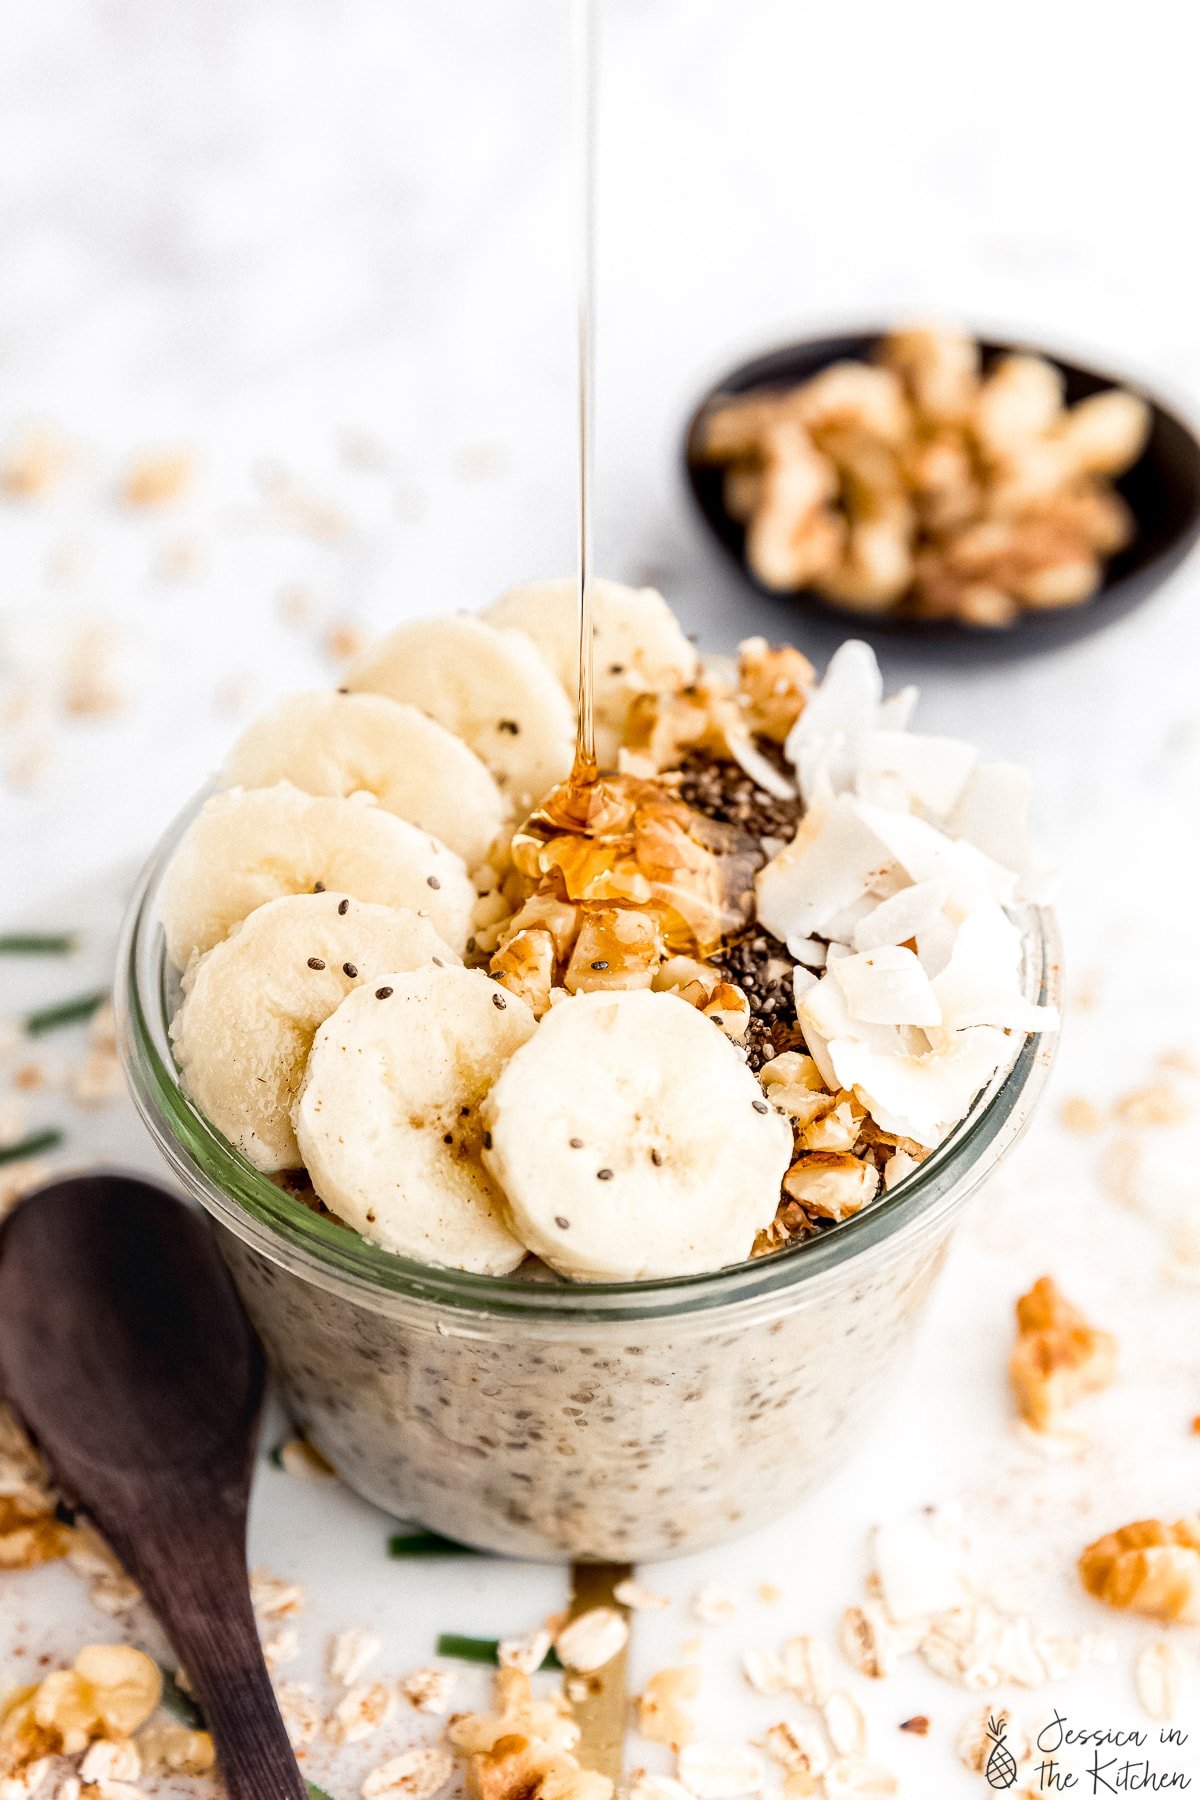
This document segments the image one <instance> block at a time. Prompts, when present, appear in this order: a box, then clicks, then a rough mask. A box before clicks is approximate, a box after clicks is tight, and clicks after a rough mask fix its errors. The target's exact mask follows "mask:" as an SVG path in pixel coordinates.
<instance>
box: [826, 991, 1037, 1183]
mask: <svg viewBox="0 0 1200 1800" xmlns="http://www.w3.org/2000/svg"><path fill="white" fill-rule="evenodd" d="M828 979H829V978H828V977H827V980H828ZM825 985H826V983H825V982H821V983H820V987H821V988H823V987H824V986H825ZM819 991H820V988H818V989H817V990H815V992H818V993H819ZM814 997H815V994H814V995H808V996H806V1001H805V1005H806V1007H807V1005H808V1004H809V1002H811V1000H812V999H813V998H814ZM861 1029H862V1030H864V1031H867V1030H875V1031H882V1030H886V1029H888V1027H885V1026H874V1027H870V1026H867V1027H862V1028H861ZM812 1048H813V1047H812V1043H811V1042H810V1043H809V1049H810V1050H812ZM1014 1048H1015V1046H1014V1044H1013V1040H1012V1039H1011V1038H1009V1037H1008V1036H1007V1035H1006V1034H1005V1033H1004V1032H1003V1031H999V1030H996V1029H994V1028H993V1027H991V1026H986V1025H977V1026H974V1027H972V1028H971V1029H969V1030H967V1031H956V1032H954V1033H953V1034H952V1035H951V1036H950V1037H949V1038H948V1039H947V1041H946V1042H945V1043H944V1044H942V1045H941V1046H940V1047H939V1048H938V1049H936V1050H933V1051H930V1052H928V1053H927V1054H925V1055H915V1054H913V1053H911V1052H909V1053H906V1054H902V1055H896V1054H894V1053H893V1054H888V1053H887V1052H886V1051H884V1052H880V1051H879V1050H878V1049H876V1048H874V1047H872V1046H871V1045H870V1044H868V1043H867V1042H866V1041H865V1040H864V1038H863V1037H861V1036H860V1037H849V1036H843V1037H833V1038H830V1039H827V1040H826V1049H825V1054H826V1057H827V1060H828V1062H829V1064H830V1067H831V1068H832V1070H833V1074H834V1076H835V1078H836V1081H837V1085H838V1086H839V1087H844V1088H852V1089H853V1090H854V1092H855V1093H856V1094H857V1095H858V1097H859V1099H860V1100H861V1101H862V1103H863V1105H864V1106H865V1107H866V1108H867V1110H868V1111H869V1112H870V1114H871V1116H872V1117H873V1118H874V1119H875V1121H876V1123H877V1124H879V1125H882V1127H883V1129H884V1130H885V1131H892V1132H894V1133H895V1134H896V1136H897V1137H908V1138H913V1139H915V1141H916V1142H917V1143H918V1144H922V1145H924V1146H925V1148H926V1149H933V1148H934V1147H935V1146H936V1145H938V1144H940V1143H941V1141H942V1139H943V1138H944V1137H945V1135H946V1132H947V1131H948V1130H949V1129H950V1128H951V1127H952V1126H953V1125H955V1124H957V1122H958V1120H959V1119H961V1118H962V1117H963V1116H964V1115H965V1114H966V1113H967V1112H969V1110H970V1108H971V1103H972V1101H973V1100H974V1099H975V1096H976V1095H977V1094H978V1093H979V1092H980V1091H981V1090H982V1089H983V1088H985V1087H986V1086H987V1084H988V1082H989V1081H990V1080H991V1079H992V1076H993V1075H994V1074H995V1073H996V1070H997V1069H998V1068H1000V1066H1001V1064H1002V1063H1003V1062H1005V1061H1006V1060H1007V1059H1008V1057H1009V1056H1010V1055H1011V1053H1012V1051H1013V1049H1014ZM813 1055H814V1057H815V1056H816V1052H815V1050H814V1051H813ZM817 1060H818V1066H820V1059H819V1058H818V1059H817Z"/></svg>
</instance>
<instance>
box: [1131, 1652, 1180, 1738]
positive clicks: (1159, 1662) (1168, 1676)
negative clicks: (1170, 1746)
mask: <svg viewBox="0 0 1200 1800" xmlns="http://www.w3.org/2000/svg"><path fill="white" fill-rule="evenodd" d="M1186 1673H1187V1671H1186V1665H1185V1664H1184V1661H1183V1658H1182V1657H1181V1656H1180V1654H1179V1651H1178V1650H1177V1649H1176V1647H1175V1645H1174V1644H1164V1643H1157V1644H1147V1645H1146V1647H1145V1649H1144V1650H1141V1651H1140V1652H1139V1653H1138V1657H1137V1660H1136V1662H1135V1663H1134V1666H1133V1685H1134V1687H1135V1688H1136V1690H1137V1697H1138V1699H1139V1700H1140V1701H1141V1703H1142V1706H1143V1708H1144V1710H1145V1711H1146V1712H1147V1713H1148V1714H1149V1716H1150V1718H1152V1719H1160V1720H1166V1719H1173V1718H1174V1717H1175V1716H1176V1714H1177V1713H1178V1711H1179V1702H1180V1699H1181V1697H1182V1694H1183V1687H1184V1682H1185V1679H1186Z"/></svg>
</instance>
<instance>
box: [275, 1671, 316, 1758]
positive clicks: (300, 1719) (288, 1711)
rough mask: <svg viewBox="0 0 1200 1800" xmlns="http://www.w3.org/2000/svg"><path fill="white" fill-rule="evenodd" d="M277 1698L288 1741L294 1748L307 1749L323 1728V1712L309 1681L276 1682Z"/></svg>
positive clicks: (298, 1749) (297, 1749)
mask: <svg viewBox="0 0 1200 1800" xmlns="http://www.w3.org/2000/svg"><path fill="white" fill-rule="evenodd" d="M275 1698H276V1700H277V1701H278V1703H279V1713H280V1717H281V1718H282V1720H283V1728H284V1730H285V1731H286V1732H287V1735H288V1742H289V1744H290V1745H291V1746H292V1749H293V1750H296V1751H300V1750H307V1749H308V1747H309V1745H310V1744H311V1743H312V1741H313V1739H314V1738H315V1737H316V1735H317V1732H318V1731H319V1730H320V1728H321V1712H320V1708H319V1707H318V1706H317V1702H316V1699H315V1697H314V1695H313V1691H312V1687H311V1686H310V1684H309V1683H308V1682H307V1681H279V1682H276V1683H275Z"/></svg>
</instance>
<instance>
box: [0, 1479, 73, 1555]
mask: <svg viewBox="0 0 1200 1800" xmlns="http://www.w3.org/2000/svg"><path fill="white" fill-rule="evenodd" d="M52 1507H53V1502H51V1503H50V1508H46V1507H43V1506H41V1505H35V1506H31V1505H29V1504H27V1503H26V1501H25V1500H24V1499H22V1498H20V1497H17V1496H14V1495H8V1494H0V1569H35V1568H37V1567H38V1566H39V1565H40V1564H41V1563H47V1562H56V1561H57V1560H58V1558H59V1557H61V1556H65V1555H66V1554H67V1551H68V1550H69V1549H70V1547H71V1533H70V1529H69V1527H67V1526H65V1525H62V1524H60V1523H59V1521H58V1520H57V1519H56V1518H55V1516H54V1512H53V1510H52Z"/></svg>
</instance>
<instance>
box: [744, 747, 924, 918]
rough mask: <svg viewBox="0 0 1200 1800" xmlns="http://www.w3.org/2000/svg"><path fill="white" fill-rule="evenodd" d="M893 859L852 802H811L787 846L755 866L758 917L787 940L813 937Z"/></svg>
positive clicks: (860, 895)
mask: <svg viewBox="0 0 1200 1800" xmlns="http://www.w3.org/2000/svg"><path fill="white" fill-rule="evenodd" d="M800 716H801V718H803V716H804V715H803V714H801V715H800ZM885 816H886V815H885ZM894 860H895V858H894V857H892V856H889V855H888V854H887V853H886V851H885V850H884V849H883V848H882V847H881V844H880V840H879V836H878V834H877V833H876V832H875V831H874V830H872V828H871V826H870V825H869V824H868V823H867V822H866V821H865V820H864V819H863V818H862V817H861V816H860V808H859V806H858V804H857V803H856V802H855V801H853V800H850V799H840V800H834V801H831V802H830V803H829V804H828V805H819V806H815V807H814V808H813V809H812V811H811V812H809V813H808V814H807V815H806V816H805V818H804V819H803V820H802V821H801V824H800V829H799V831H798V832H797V833H796V836H795V837H794V838H793V840H792V842H791V843H790V844H789V845H788V846H787V848H786V849H785V850H781V851H780V853H779V855H778V856H776V857H773V858H772V860H771V861H770V862H769V863H767V865H766V867H765V868H763V869H760V870H759V873H758V880H757V884H756V886H757V891H758V917H759V920H760V922H761V923H762V924H763V925H764V926H765V927H766V929H767V930H768V931H769V932H771V933H772V934H773V935H774V936H775V937H777V938H782V939H784V940H785V941H786V940H787V939H789V938H804V937H811V936H813V935H814V933H819V932H822V931H823V928H824V926H825V925H826V923H827V921H828V920H829V919H831V918H833V917H834V916H835V915H836V914H837V913H839V912H840V911H841V910H842V908H843V907H846V906H849V905H851V903H852V902H853V901H855V900H858V899H860V898H861V897H862V895H864V894H865V893H867V892H868V891H869V889H870V885H871V881H872V879H873V878H874V877H876V876H877V875H878V874H879V873H880V872H881V871H882V870H883V869H885V868H886V866H887V865H888V864H889V863H890V862H893V861H894Z"/></svg>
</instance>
